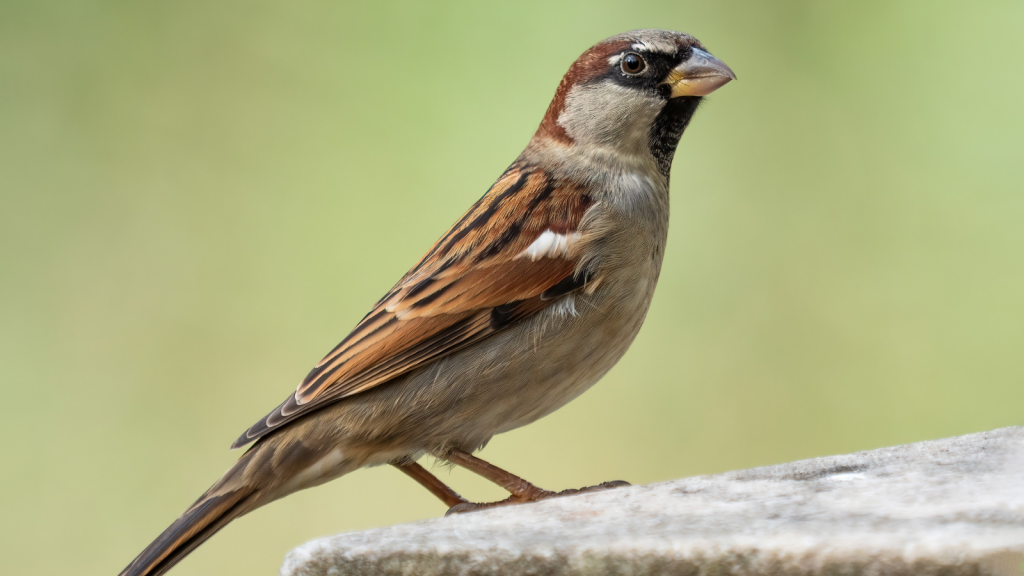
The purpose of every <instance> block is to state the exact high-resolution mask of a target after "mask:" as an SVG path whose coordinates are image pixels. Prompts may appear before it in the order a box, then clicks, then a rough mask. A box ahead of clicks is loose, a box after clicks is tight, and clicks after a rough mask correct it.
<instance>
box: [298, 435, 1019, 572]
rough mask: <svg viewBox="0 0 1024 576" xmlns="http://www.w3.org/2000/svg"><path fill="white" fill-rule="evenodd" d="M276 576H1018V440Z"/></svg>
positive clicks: (670, 487)
mask: <svg viewBox="0 0 1024 576" xmlns="http://www.w3.org/2000/svg"><path fill="white" fill-rule="evenodd" d="M281 574H282V576H326V575H330V576H346V575H350V574H351V575H355V574H360V575H391V574H395V575H399V574H401V575H441V574H459V575H467V576H468V575H475V574H502V575H513V576H514V575H526V574H530V575H538V576H539V575H546V574H570V575H584V574H615V575H620V574H621V575H651V576H654V575H660V574H686V575H709V576H710V575H726V574H730V575H754V574H758V575H769V574H770V575H789V574H794V575H796V574H798V575H811V574H828V575H854V574H864V575H887V574H901V575H902V574H907V575H910V574H913V575H936V576H937V575H942V576H955V575H961V574H963V575H983V574H993V575H997V576H1024V428H1022V427H1014V428H1003V429H1000V430H994V431H992V432H984V433H980V434H971V435H968V436H961V437H958V438H948V439H944V440H934V441H929V442H920V443H917V444H908V445H905V446H896V447H893V448H883V449H880V450H872V451H868V452H859V453H856V454H849V455H844V456H832V457H827V458H815V459H813V460H804V461H800V462H793V463H790V464H782V465H778V466H768V467H765V468H755V469H752V470H742V471H738V472H729V473H725V474H718V475H714V476H698V477H694V478H686V479H682V480H674V481H671V482H664V483H660V484H653V485H649V486H633V487H629V488H619V489H616V490H611V491H607V492H601V493H593V494H584V495H578V496H572V497H566V498H561V499H554V500H549V501H545V502H540V503H536V504H526V505H520V506H511V507H506V508H500V509H492V510H486V511H481V512H474V513H471V514H465V515H461V516H454V517H449V518H438V519H435V520H427V521H423V522H416V523H413V524H405V525H400V526H392V527H390V528H380V529H375V530H367V531H365V532H357V533H351V534H341V535H338V536H334V537H331V538H324V539H321V540H315V541H313V542H309V543H307V544H305V545H303V546H300V547H299V548H296V549H295V550H293V551H292V552H291V553H289V554H288V557H287V558H286V559H285V563H284V566H282V568H281Z"/></svg>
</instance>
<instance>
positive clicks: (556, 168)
mask: <svg viewBox="0 0 1024 576" xmlns="http://www.w3.org/2000/svg"><path fill="white" fill-rule="evenodd" d="M735 79H736V75H735V74H734V73H733V71H732V70H731V69H730V68H729V67H728V66H727V65H726V64H725V63H723V62H722V61H721V60H719V59H718V58H716V57H714V56H712V55H711V53H710V52H709V51H708V50H707V49H706V48H705V47H704V45H703V44H701V43H700V42H699V41H698V40H697V39H696V38H694V37H693V36H690V35H688V34H683V33H680V32H673V31H667V30H634V31H631V32H626V33H623V34H620V35H617V36H613V37H611V38H607V39H605V40H603V41H601V42H599V43H597V44H595V45H594V46H592V47H591V48H589V49H588V50H586V51H585V52H583V54H582V55H581V56H580V57H579V58H578V59H577V60H576V61H575V62H574V63H573V64H572V65H571V66H570V67H569V70H568V72H566V74H565V76H564V77H563V78H562V81H561V82H560V83H559V85H558V87H557V89H556V91H555V95H554V98H553V99H552V101H551V104H550V105H549V106H548V108H547V111H546V113H545V115H544V117H543V119H542V120H541V123H540V126H539V127H538V128H537V131H536V132H535V134H534V135H533V137H532V138H531V139H530V141H529V143H528V144H527V146H526V148H525V149H524V150H523V152H522V153H521V154H520V155H519V157H518V158H516V159H515V161H514V162H512V164H511V165H509V167H508V168H507V169H506V170H505V171H504V173H502V174H501V176H500V177H499V178H498V179H497V181H496V182H495V183H494V184H493V185H492V186H491V187H490V189H488V190H487V192H486V193H485V194H484V195H483V197H482V198H480V200H478V201H477V202H476V203H475V204H473V205H472V206H471V207H470V208H469V210H468V211H467V212H466V213H465V214H464V215H463V216H462V217H461V218H460V219H458V220H457V221H456V223H455V224H454V225H453V226H452V227H451V228H449V229H448V231H447V232H446V233H445V234H444V235H443V236H441V238H440V239H439V240H438V241H437V242H435V243H434V244H433V246H431V247H430V249H429V250H428V251H427V252H426V254H425V255H424V256H423V257H422V258H421V259H420V260H419V262H417V263H416V264H415V265H414V266H413V267H412V268H411V269H410V270H409V271H408V273H406V274H405V276H403V277H402V278H401V279H400V280H399V281H398V283H397V284H395V285H394V287H393V288H391V290H389V291H388V292H387V293H386V294H385V295H384V296H383V297H382V298H381V299H380V300H379V301H377V303H376V304H375V305H374V306H373V307H372V309H371V310H370V312H369V313H368V314H367V315H366V316H365V317H364V318H363V319H362V320H361V321H360V322H359V323H358V324H357V325H356V326H355V328H354V329H353V330H352V331H351V333H349V334H348V336H346V337H345V338H344V339H343V340H342V341H341V342H340V343H339V344H338V345H337V346H336V347H335V348H334V349H332V350H331V351H330V352H329V353H328V354H327V355H326V356H324V357H323V359H322V360H320V361H319V362H318V363H317V364H316V365H315V366H314V367H313V369H312V370H311V371H310V372H309V373H308V374H307V375H306V377H305V378H304V379H303V380H302V381H301V383H300V384H299V385H298V387H297V388H296V389H295V391H294V392H292V393H291V394H289V395H288V396H287V398H286V399H285V400H284V402H282V403H281V404H280V405H279V406H278V407H277V408H275V409H274V410H272V411H271V412H270V413H269V414H267V415H266V416H265V417H264V418H262V419H260V420H259V421H258V422H256V423H255V424H254V425H252V426H251V427H250V428H249V429H248V430H246V431H245V432H244V433H243V434H242V435H241V436H240V437H239V438H238V439H237V440H235V442H234V444H233V445H232V448H240V447H243V446H247V445H250V446H249V448H248V449H247V450H246V451H245V452H244V453H243V454H242V455H241V456H240V457H239V459H238V461H237V462H236V463H235V464H234V465H233V466H232V467H231V468H230V469H229V470H228V471H227V472H226V473H225V474H224V476H223V477H222V478H221V479H220V480H219V481H217V482H216V483H215V484H213V486H211V487H210V488H209V490H207V491H206V492H205V493H203V495H202V496H200V497H199V499H198V500H196V502H195V503H194V504H192V505H191V506H190V507H189V508H188V509H187V510H185V512H184V513H183V514H182V515H181V516H180V517H179V518H178V519H177V520H175V521H174V522H173V523H172V524H171V525H170V526H169V527H168V528H167V529H166V530H164V532H163V533H161V534H160V535H159V536H158V537H157V538H156V540H154V541H153V542H152V543H151V544H150V545H149V546H148V547H147V548H146V549H145V550H143V551H142V552H141V553H140V554H139V555H138V556H137V557H136V558H135V559H134V560H133V561H132V562H131V564H129V565H128V566H127V567H126V568H125V569H124V570H123V571H122V572H121V576H156V575H159V574H163V573H165V572H166V571H167V570H169V569H170V568H171V567H173V566H174V565H175V564H177V563H178V562H179V561H180V560H181V559H182V558H184V557H185V556H186V555H187V554H189V553H190V552H191V551H192V550H194V549H195V548H196V547H197V546H199V545H200V544H202V543H203V542H205V541H206V540H207V539H209V538H210V537H211V536H212V535H213V534H214V533H216V532H217V531H219V530H220V529H222V528H223V527H224V526H225V525H227V524H228V523H229V522H231V521H232V520H234V519H236V518H238V517H240V516H242V515H244V514H247V513H249V512H251V511H253V510H255V509H257V508H259V507H261V506H264V505H266V504H268V503H270V502H272V501H274V500H277V499H279V498H282V497H284V496H287V495H288V494H291V493H293V492H296V491H298V490H303V489H306V488H310V487H313V486H317V485H319V484H322V483H324V482H328V481H330V480H333V479H336V478H338V477H340V476H342V475H345V474H347V473H349V472H352V471H355V470H357V469H359V468H363V467H367V466H377V465H392V466H395V467H397V468H398V469H399V470H401V471H402V472H404V473H405V474H407V475H408V476H410V477H411V478H412V479H414V480H416V481H417V482H418V483H420V484H421V485H422V486H423V487H425V488H426V489H427V490H429V491H430V492H431V493H432V494H434V495H435V496H436V497H438V498H439V499H440V500H441V501H442V502H443V503H444V504H445V505H446V506H448V507H449V513H464V512H471V511H473V510H479V509H484V508H491V507H495V506H503V505H509V504H522V503H526V502H535V501H538V500H543V499H545V498H550V497H554V496H559V495H565V494H572V493H578V492H581V491H591V490H601V489H610V488H615V487H617V486H621V485H625V484H626V483H625V482H621V481H615V482H606V483H603V484H598V485H596V486H592V487H589V488H584V489H580V490H565V491H562V492H553V491H549V490H545V489H542V488H540V487H538V486H536V485H534V484H532V483H530V482H528V481H526V480H525V479H523V478H521V477H519V476H516V475H514V474H512V473H510V472H508V471H505V470H503V469H501V468H499V467H497V466H494V465H492V464H490V463H488V462H487V461H485V460H482V459H480V458H479V457H477V456H474V455H473V454H474V452H476V451H478V450H479V449H482V448H483V447H484V446H485V445H486V444H487V443H488V441H489V440H490V439H491V438H492V437H493V436H494V435H496V434H500V433H502V432H507V431H509V430H513V429H515V428H519V427H521V426H524V425H526V424H529V423H531V422H534V421H536V420H537V419H539V418H541V417H543V416H546V415H548V414H550V413H551V412H553V411H555V410H557V409H558V408H560V407H562V406H563V405H565V404H566V403H567V402H569V401H570V400H572V399H574V398H576V397H577V396H579V395H580V394H582V393H583V392H584V391H586V390H587V389H588V388H589V387H590V386H592V385H593V384H594V383H595V382H597V381H598V380H599V379H600V378H601V377H602V376H604V374H605V373H606V372H608V370H610V369H611V368H612V366H614V365H615V364H616V362H618V360H619V359H620V358H621V357H622V356H623V354H625V352H626V350H627V349H628V348H629V346H630V345H631V343H632V342H633V340H634V338H635V336H636V335H637V333H638V331H639V330H640V327H641V324H642V323H643V321H644V318H645V317H646V315H647V312H648V309H649V307H650V303H651V298H652V296H653V294H654V289H655V285H656V284H657V281H658V276H659V274H660V271H661V265H662V260H663V258H664V253H665V244H666V240H667V234H668V223H669V172H670V169H671V165H672V160H673V157H674V155H675V151H676V147H677V145H678V143H679V140H680V138H681V136H682V134H683V131H684V130H685V129H686V127H687V125H688V124H689V122H690V120H691V119H692V117H693V115H694V113H695V112H696V110H697V108H698V106H699V105H700V104H701V102H702V99H703V98H704V97H705V96H707V95H708V94H710V93H711V92H713V91H715V90H717V89H718V88H720V87H721V86H723V85H725V84H726V83H728V82H730V81H731V80H735ZM428 455H429V456H433V457H435V458H437V459H439V460H441V461H446V462H448V463H450V464H453V465H456V466H461V467H463V468H466V469H468V470H470V471H472V472H475V473H477V474H479V475H481V476H483V477H484V478H486V479H488V480H490V481H492V482H494V483H496V484H498V485H499V486H501V487H502V488H504V489H505V490H507V491H508V493H509V497H508V498H506V499H505V500H501V501H497V502H490V503H476V502H469V501H467V500H465V499H464V498H462V497H461V496H460V495H459V494H458V493H457V492H456V491H455V490H453V489H452V488H450V487H448V486H447V485H445V484H444V483H443V482H441V481H440V480H439V479H438V478H437V477H436V476H434V475H433V474H432V473H431V472H429V471H428V470H427V469H426V468H424V467H423V466H422V465H420V464H418V463H417V460H418V459H420V458H422V457H423V456H428Z"/></svg>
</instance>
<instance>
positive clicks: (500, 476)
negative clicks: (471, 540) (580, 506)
mask: <svg viewBox="0 0 1024 576" xmlns="http://www.w3.org/2000/svg"><path fill="white" fill-rule="evenodd" d="M441 458H443V459H444V460H447V461H449V462H451V463H452V464H458V465H459V466H462V467H463V468H466V469H467V470H470V471H472V472H476V473H477V474H479V475H481V476H483V477H484V478H486V479H488V480H490V481H491V482H494V483H495V484H497V485H498V486H501V487H502V488H504V489H505V490H508V491H509V492H510V493H511V494H512V495H511V496H509V497H508V498H506V499H504V500H499V501H497V502H486V503H480V504H478V503H475V502H460V503H459V504H456V505H455V506H452V507H451V508H449V509H448V514H459V513H462V512H472V511H475V510H483V509H485V508H495V507H498V506H508V505H510V504H522V503H524V502H536V501H538V500H544V499H545V498H552V497H555V496H570V495H572V494H581V493H583V492H597V491H599V490H607V489H609V488H618V487H619V486H629V482H623V481H622V480H615V481H612V482H605V483H603V484H598V485H597V486H590V487H587V488H579V489H572V490H563V491H561V492H551V491H550V490H545V489H543V488H540V487H538V486H535V485H534V484H531V483H530V482H527V481H526V480H524V479H522V478H520V477H519V476H516V475H515V474H512V473H511V472H507V471H505V470H502V469H501V468H498V467H497V466H495V465H493V464H491V463H489V462H486V461H484V460H481V459H480V458H477V457H476V456H473V455H472V454H468V453H466V452H463V451H461V450H452V451H450V452H447V453H445V454H442V455H441Z"/></svg>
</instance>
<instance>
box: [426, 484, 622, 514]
mask: <svg viewBox="0 0 1024 576" xmlns="http://www.w3.org/2000/svg"><path fill="white" fill-rule="evenodd" d="M630 485H631V484H630V483H629V482H626V481H624V480H612V481H611V482H602V483H600V484H598V485H597V486H587V487H586V488H570V489H568V490H562V491H561V492H551V491H549V490H544V489H542V488H537V487H536V486H534V487H533V488H534V489H533V490H531V491H530V492H529V493H528V494H523V495H519V496H516V495H512V496H509V497H508V498H505V499H504V500H498V501H497V502H460V503H459V504H456V505H455V506H452V507H451V508H449V509H448V512H445V516H451V515H452V514H465V513H466V512H476V511H477V510H486V509H488V508H500V507H502V506H512V505H515V504H527V503H529V502H539V501H541V500H547V499H548V498H558V497H560V496H572V495H574V494H586V493H588V492H601V491H602V490H611V489H612V488H621V487H623V486H630Z"/></svg>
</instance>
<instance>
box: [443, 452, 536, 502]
mask: <svg viewBox="0 0 1024 576" xmlns="http://www.w3.org/2000/svg"><path fill="white" fill-rule="evenodd" d="M443 457H444V459H445V460H447V461H449V462H451V463H452V464H458V465H459V466H462V467H463V468H465V469H466V470H469V471H471V472H476V473H477V474H479V475H480V476H483V477H484V478H486V479H488V480H490V481H491V482H494V483H495V484H497V485H498V486H501V487H502V488H504V489H505V490H508V491H509V492H510V493H511V494H512V498H515V499H516V500H518V501H519V502H535V501H537V500H542V499H544V498H550V497H551V496H554V495H555V492H551V491H548V490H545V489H543V488H538V487H537V486H534V485H533V484H531V483H529V482H527V481H526V480H523V479H522V478H520V477H519V476H516V475H515V474H512V473H511V472H506V471H505V470H502V469H501V468H498V467H497V466H495V465H494V464H491V463H489V462H487V461H484V460H481V459H480V458H477V457H476V456H473V455H472V454H469V453H467V452H463V451H462V450H455V449H453V450H451V451H450V452H448V453H447V454H445V455H444V456H443ZM503 502H504V501H503ZM510 504H514V502H510Z"/></svg>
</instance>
